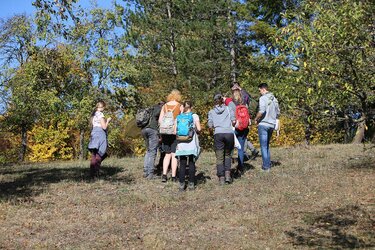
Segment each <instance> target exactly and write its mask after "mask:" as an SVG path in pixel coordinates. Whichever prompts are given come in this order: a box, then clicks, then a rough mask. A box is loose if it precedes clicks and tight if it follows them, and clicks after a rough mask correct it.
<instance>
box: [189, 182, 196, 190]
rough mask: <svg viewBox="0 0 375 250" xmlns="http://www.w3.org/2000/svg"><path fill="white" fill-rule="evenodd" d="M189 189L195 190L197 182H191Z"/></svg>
mask: <svg viewBox="0 0 375 250" xmlns="http://www.w3.org/2000/svg"><path fill="white" fill-rule="evenodd" d="M188 189H189V190H190V191H193V190H194V189H195V184H194V182H189V185H188Z"/></svg>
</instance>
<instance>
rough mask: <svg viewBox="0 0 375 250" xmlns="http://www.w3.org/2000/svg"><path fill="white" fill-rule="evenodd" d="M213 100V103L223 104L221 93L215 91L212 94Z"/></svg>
mask: <svg viewBox="0 0 375 250" xmlns="http://www.w3.org/2000/svg"><path fill="white" fill-rule="evenodd" d="M214 102H215V105H221V104H223V95H222V94H221V93H216V94H215V95H214Z"/></svg>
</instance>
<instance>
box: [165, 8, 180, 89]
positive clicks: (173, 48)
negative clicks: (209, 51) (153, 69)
mask: <svg viewBox="0 0 375 250" xmlns="http://www.w3.org/2000/svg"><path fill="white" fill-rule="evenodd" d="M167 14H168V20H169V21H171V20H172V11H171V5H170V2H168V3H167ZM170 28H171V37H170V46H169V48H170V51H171V60H172V74H173V77H174V83H173V84H174V88H175V89H177V87H178V86H177V63H176V58H175V52H176V44H175V34H174V32H173V27H170Z"/></svg>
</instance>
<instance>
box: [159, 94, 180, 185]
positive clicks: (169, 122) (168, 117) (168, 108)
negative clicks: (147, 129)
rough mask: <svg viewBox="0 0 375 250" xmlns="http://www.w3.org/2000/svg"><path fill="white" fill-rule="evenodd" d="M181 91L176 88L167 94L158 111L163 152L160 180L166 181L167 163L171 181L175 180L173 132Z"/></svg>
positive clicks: (174, 142)
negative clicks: (170, 172) (165, 101)
mask: <svg viewBox="0 0 375 250" xmlns="http://www.w3.org/2000/svg"><path fill="white" fill-rule="evenodd" d="M180 101H181V93H180V91H178V90H172V91H171V93H170V94H169V95H168V96H167V103H165V104H164V105H163V107H162V109H161V111H160V116H159V129H160V134H161V143H162V144H161V145H162V150H163V152H164V153H165V156H164V160H163V174H162V177H161V180H162V182H167V172H168V167H169V164H170V163H171V167H172V181H174V182H176V181H177V178H176V172H177V158H176V157H175V153H176V146H177V141H176V134H175V133H174V121H175V120H176V117H177V115H178V114H180V113H181V111H182V106H181V104H180Z"/></svg>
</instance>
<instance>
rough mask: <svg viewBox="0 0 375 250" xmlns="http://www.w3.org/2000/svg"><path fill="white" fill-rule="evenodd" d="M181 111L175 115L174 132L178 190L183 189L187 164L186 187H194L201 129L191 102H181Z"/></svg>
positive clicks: (190, 188)
mask: <svg viewBox="0 0 375 250" xmlns="http://www.w3.org/2000/svg"><path fill="white" fill-rule="evenodd" d="M182 107H183V112H182V113H181V114H179V115H178V116H177V119H176V122H175V132H176V136H177V147H176V157H177V159H178V160H179V163H180V169H179V190H180V191H184V190H185V173H186V166H187V165H188V166H189V184H188V189H189V190H194V188H195V162H196V160H197V159H198V157H199V154H200V146H199V139H198V134H199V132H200V131H201V124H200V121H199V116H198V115H197V114H195V113H193V112H192V107H193V105H192V102H191V101H185V102H183V104H182Z"/></svg>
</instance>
